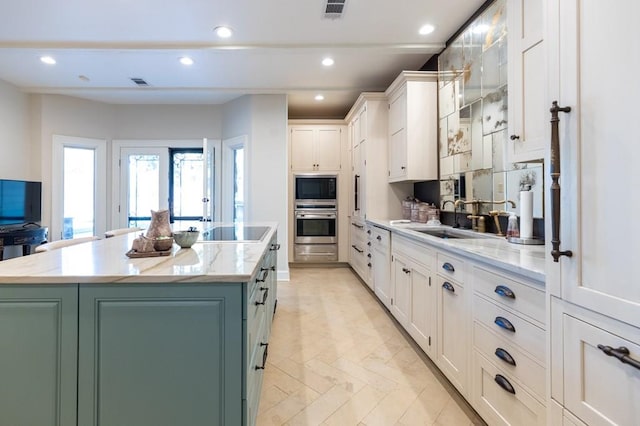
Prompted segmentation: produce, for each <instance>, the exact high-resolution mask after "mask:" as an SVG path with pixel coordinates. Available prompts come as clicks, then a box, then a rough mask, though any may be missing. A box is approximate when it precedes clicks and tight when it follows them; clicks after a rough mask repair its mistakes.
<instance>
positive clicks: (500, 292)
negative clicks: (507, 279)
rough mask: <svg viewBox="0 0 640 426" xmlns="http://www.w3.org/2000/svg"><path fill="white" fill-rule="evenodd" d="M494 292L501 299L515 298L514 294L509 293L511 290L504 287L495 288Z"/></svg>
mask: <svg viewBox="0 0 640 426" xmlns="http://www.w3.org/2000/svg"><path fill="white" fill-rule="evenodd" d="M494 292H495V293H496V294H497V295H499V296H502V297H508V298H509V299H515V298H516V294H515V293H514V292H513V291H511V289H510V288H509V287H507V286H505V285H499V286H496V289H495V290H494Z"/></svg>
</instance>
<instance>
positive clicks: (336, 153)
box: [289, 124, 346, 171]
mask: <svg viewBox="0 0 640 426" xmlns="http://www.w3.org/2000/svg"><path fill="white" fill-rule="evenodd" d="M345 133H346V132H345V131H344V126H338V125H314V124H310V125H296V126H290V127H289V138H290V143H289V145H290V150H291V151H290V152H291V170H294V171H336V170H340V169H341V167H342V164H341V157H342V146H343V143H344V142H343V138H344V137H345V135H344V134H345Z"/></svg>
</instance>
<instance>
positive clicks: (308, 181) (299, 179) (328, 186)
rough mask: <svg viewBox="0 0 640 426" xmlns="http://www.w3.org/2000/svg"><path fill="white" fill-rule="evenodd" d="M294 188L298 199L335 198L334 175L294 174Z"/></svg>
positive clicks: (336, 178)
mask: <svg viewBox="0 0 640 426" xmlns="http://www.w3.org/2000/svg"><path fill="white" fill-rule="evenodd" d="M294 190H295V194H296V201H298V200H336V199H337V198H338V177H337V176H336V175H295V182H294Z"/></svg>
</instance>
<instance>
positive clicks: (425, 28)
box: [418, 24, 436, 35]
mask: <svg viewBox="0 0 640 426" xmlns="http://www.w3.org/2000/svg"><path fill="white" fill-rule="evenodd" d="M435 29H436V28H435V27H434V26H433V25H430V24H426V25H423V26H421V27H420V29H419V30H418V32H419V33H420V35H427V34H431V33H432V32H433V31H434V30H435Z"/></svg>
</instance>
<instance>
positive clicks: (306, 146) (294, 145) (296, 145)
mask: <svg viewBox="0 0 640 426" xmlns="http://www.w3.org/2000/svg"><path fill="white" fill-rule="evenodd" d="M290 132H291V133H290V138H291V140H290V144H291V170H307V171H309V170H314V169H315V164H316V162H315V142H314V139H315V134H314V133H315V131H314V129H313V128H311V127H303V128H301V127H294V128H292V129H291V130H290Z"/></svg>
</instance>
